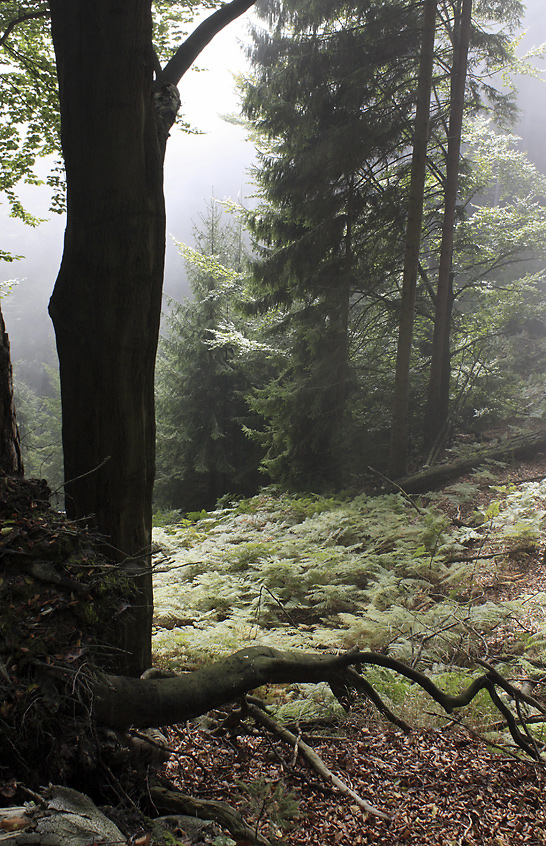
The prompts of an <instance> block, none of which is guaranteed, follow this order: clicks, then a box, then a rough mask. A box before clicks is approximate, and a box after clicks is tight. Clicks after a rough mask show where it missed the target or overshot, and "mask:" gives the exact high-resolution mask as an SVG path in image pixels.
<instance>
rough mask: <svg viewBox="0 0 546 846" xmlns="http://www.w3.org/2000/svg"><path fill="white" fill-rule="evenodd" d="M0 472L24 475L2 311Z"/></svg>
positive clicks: (0, 336)
mask: <svg viewBox="0 0 546 846" xmlns="http://www.w3.org/2000/svg"><path fill="white" fill-rule="evenodd" d="M0 471H3V472H4V473H7V474H8V475H10V476H22V475H23V460H22V458H21V445H20V443H19V432H18V429H17V422H16V419H15V405H14V402H13V376H12V370H11V356H10V347H9V338H8V335H7V333H6V327H5V324H4V318H3V316H2V311H1V310H0Z"/></svg>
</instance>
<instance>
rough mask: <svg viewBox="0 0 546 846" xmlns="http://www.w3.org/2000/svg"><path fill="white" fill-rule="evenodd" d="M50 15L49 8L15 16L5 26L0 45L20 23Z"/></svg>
mask: <svg viewBox="0 0 546 846" xmlns="http://www.w3.org/2000/svg"><path fill="white" fill-rule="evenodd" d="M48 17H49V10H48V9H42V11H40V12H29V13H28V14H24V15H19V17H18V18H13V20H11V21H10V22H9V24H8V25H7V27H6V28H5V30H4V32H3V33H2V35H0V47H1V46H2V45H3V44H5V43H6V41H7V39H8V38H9V36H10V35H11V33H12V32H13V30H14V29H15V27H16V26H19V24H22V23H25V21H32V20H36V19H37V18H48Z"/></svg>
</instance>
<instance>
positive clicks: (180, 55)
mask: <svg viewBox="0 0 546 846" xmlns="http://www.w3.org/2000/svg"><path fill="white" fill-rule="evenodd" d="M254 3H255V0H231V3H225V4H224V5H223V6H221V7H220V8H219V9H217V10H216V11H215V12H213V13H212V15H209V17H208V18H206V19H205V20H204V21H203V22H202V23H201V24H199V26H198V27H197V28H196V29H195V30H194V31H193V32H192V34H191V35H189V36H188V38H186V40H185V41H184V43H183V44H181V45H180V47H179V48H178V50H177V51H176V53H175V54H174V56H173V57H172V58H171V59H170V60H169V61H168V62H167V64H166V65H165V67H164V68H163V70H162V71H160V72H159V73H158V75H157V78H156V81H155V86H154V87H155V89H156V90H160V89H161V88H162V87H163V86H164V85H178V83H179V82H180V80H181V79H182V77H183V76H184V74H185V73H186V71H187V70H189V68H190V67H191V66H192V64H193V63H194V61H195V60H196V58H197V57H198V55H199V54H200V53H201V52H202V51H203V50H204V48H205V47H206V46H207V44H209V43H210V42H211V41H212V39H213V38H214V36H215V35H218V33H219V32H221V31H222V30H223V29H224V27H226V26H227V25H228V24H230V23H231V22H232V21H234V20H236V19H237V18H239V17H240V16H241V15H243V14H244V13H245V12H246V11H247V10H248V9H250V7H251V6H253V5H254Z"/></svg>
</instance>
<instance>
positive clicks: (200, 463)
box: [155, 201, 260, 511]
mask: <svg viewBox="0 0 546 846" xmlns="http://www.w3.org/2000/svg"><path fill="white" fill-rule="evenodd" d="M194 237H195V249H193V250H191V249H189V248H187V247H184V245H179V246H180V249H181V252H182V254H183V255H184V257H185V259H186V269H187V274H188V279H189V282H190V287H191V293H192V299H188V300H186V301H184V302H183V303H176V302H171V309H170V312H169V314H168V317H167V320H166V322H167V327H168V331H167V334H166V335H165V337H163V338H162V339H161V344H160V351H159V357H158V365H157V381H156V385H157V421H158V447H157V448H158V462H157V481H156V487H155V500H156V503H157V504H159V505H161V506H162V507H170V508H179V509H182V510H183V511H188V510H191V511H195V510H201V509H203V508H211V507H214V505H215V504H216V502H217V500H218V499H219V497H221V496H223V495H224V494H227V493H232V494H245V495H248V494H251V493H254V492H255V490H256V487H257V485H258V481H259V475H258V464H259V460H260V455H259V453H258V448H257V446H256V445H255V444H253V443H251V442H249V441H248V439H247V438H246V436H245V432H244V428H245V426H246V425H247V424H248V423H250V422H252V423H253V424H254V425H255V421H254V417H253V415H252V412H250V410H249V407H248V404H247V402H246V399H245V396H246V394H247V393H248V392H249V391H250V390H251V388H252V387H253V385H255V384H256V382H255V380H256V379H257V378H258V375H257V374H258V372H259V366H258V365H257V363H256V361H255V359H253V360H252V361H249V357H248V356H246V357H245V356H242V355H240V354H239V353H240V350H239V348H238V343H239V341H240V337H241V335H239V336H237V332H236V331H235V332H234V330H236V329H237V327H241V329H242V328H243V323H244V321H242V320H241V318H240V316H239V314H238V301H239V299H240V298H241V296H242V289H243V285H244V279H245V267H246V261H247V259H246V254H245V248H244V244H243V237H242V232H241V227H240V226H238V225H235V224H233V223H229V222H228V223H226V222H225V221H223V220H222V213H221V209H220V208H219V206H218V204H217V203H215V202H214V201H213V202H212V203H211V204H210V205H209V206H208V207H207V213H206V215H204V216H203V217H202V220H201V226H200V227H199V228H195V230H194ZM222 333H223V334H222ZM230 334H231V336H233V337H232V338H231V337H230ZM251 418H252V419H251Z"/></svg>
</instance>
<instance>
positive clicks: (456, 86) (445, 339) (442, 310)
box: [424, 0, 472, 444]
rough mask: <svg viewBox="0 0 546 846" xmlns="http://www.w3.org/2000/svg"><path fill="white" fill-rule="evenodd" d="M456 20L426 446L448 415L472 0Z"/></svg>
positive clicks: (464, 0) (462, 5) (463, 1)
mask: <svg viewBox="0 0 546 846" xmlns="http://www.w3.org/2000/svg"><path fill="white" fill-rule="evenodd" d="M456 16H457V17H456V26H455V38H454V43H453V69H452V73H451V94H450V112H449V129H448V142H447V162H446V178H445V189H444V217H443V222H442V243H441V247H440V266H439V270H438V286H437V289H436V307H435V314H434V336H433V340H432V358H431V362H430V375H429V383H428V395H427V407H426V413H425V424H424V433H425V439H426V442H427V443H428V444H432V443H433V442H434V440H435V439H436V437H437V436H438V434H439V433H440V431H441V429H442V426H443V425H444V423H445V421H446V420H447V416H448V412H449V382H450V378H451V355H450V330H451V315H452V310H453V277H452V257H453V239H454V232H455V211H456V204H457V194H458V188H459V160H460V152H461V132H462V126H463V115H464V95H465V88H466V76H467V67H468V47H469V41H470V25H471V21H472V0H459V4H458V7H457V9H456Z"/></svg>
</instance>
